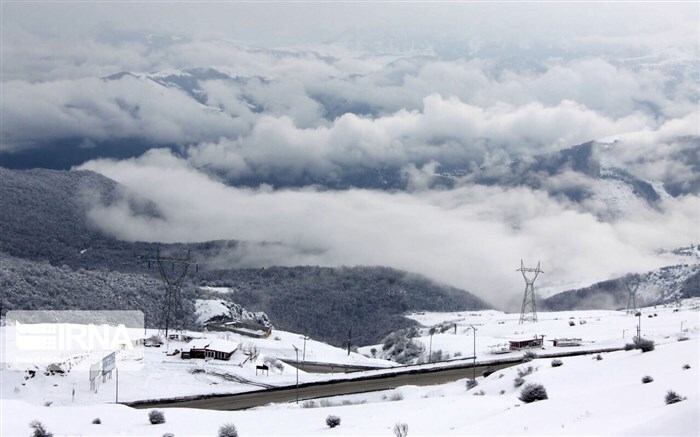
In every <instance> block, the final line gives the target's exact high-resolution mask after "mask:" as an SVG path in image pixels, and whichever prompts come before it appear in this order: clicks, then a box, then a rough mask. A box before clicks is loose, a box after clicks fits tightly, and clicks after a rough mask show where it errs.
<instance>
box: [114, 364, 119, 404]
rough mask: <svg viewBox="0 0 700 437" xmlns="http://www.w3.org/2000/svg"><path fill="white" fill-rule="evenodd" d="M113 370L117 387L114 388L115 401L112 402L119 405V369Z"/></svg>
mask: <svg viewBox="0 0 700 437" xmlns="http://www.w3.org/2000/svg"><path fill="white" fill-rule="evenodd" d="M114 370H116V371H117V386H116V391H115V399H114V401H115V402H116V403H117V404H118V403H119V368H117V367H116V366H115V368H114Z"/></svg>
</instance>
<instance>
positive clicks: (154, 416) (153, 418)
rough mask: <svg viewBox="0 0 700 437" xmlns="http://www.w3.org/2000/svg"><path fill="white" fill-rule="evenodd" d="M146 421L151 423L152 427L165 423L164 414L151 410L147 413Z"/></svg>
mask: <svg viewBox="0 0 700 437" xmlns="http://www.w3.org/2000/svg"><path fill="white" fill-rule="evenodd" d="M148 421H149V422H151V424H152V425H158V424H161V423H165V414H163V412H162V411H160V410H151V411H149V412H148Z"/></svg>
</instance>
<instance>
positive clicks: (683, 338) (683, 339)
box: [678, 335, 688, 341]
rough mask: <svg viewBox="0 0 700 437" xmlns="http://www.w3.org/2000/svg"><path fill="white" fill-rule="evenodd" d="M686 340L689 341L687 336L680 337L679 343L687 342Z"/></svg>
mask: <svg viewBox="0 0 700 437" xmlns="http://www.w3.org/2000/svg"><path fill="white" fill-rule="evenodd" d="M686 340H688V337H686V336H685V335H680V336H678V341H686Z"/></svg>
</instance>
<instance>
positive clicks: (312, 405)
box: [301, 401, 318, 408]
mask: <svg viewBox="0 0 700 437" xmlns="http://www.w3.org/2000/svg"><path fill="white" fill-rule="evenodd" d="M317 407H318V404H317V403H316V401H304V402H302V404H301V408H317Z"/></svg>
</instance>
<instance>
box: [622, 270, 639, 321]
mask: <svg viewBox="0 0 700 437" xmlns="http://www.w3.org/2000/svg"><path fill="white" fill-rule="evenodd" d="M623 282H624V283H625V287H626V288H627V292H628V293H629V297H628V298H627V314H637V289H638V288H639V283H640V281H639V276H637V275H631V276H629V277H627V278H625V280H624V281H623Z"/></svg>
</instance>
